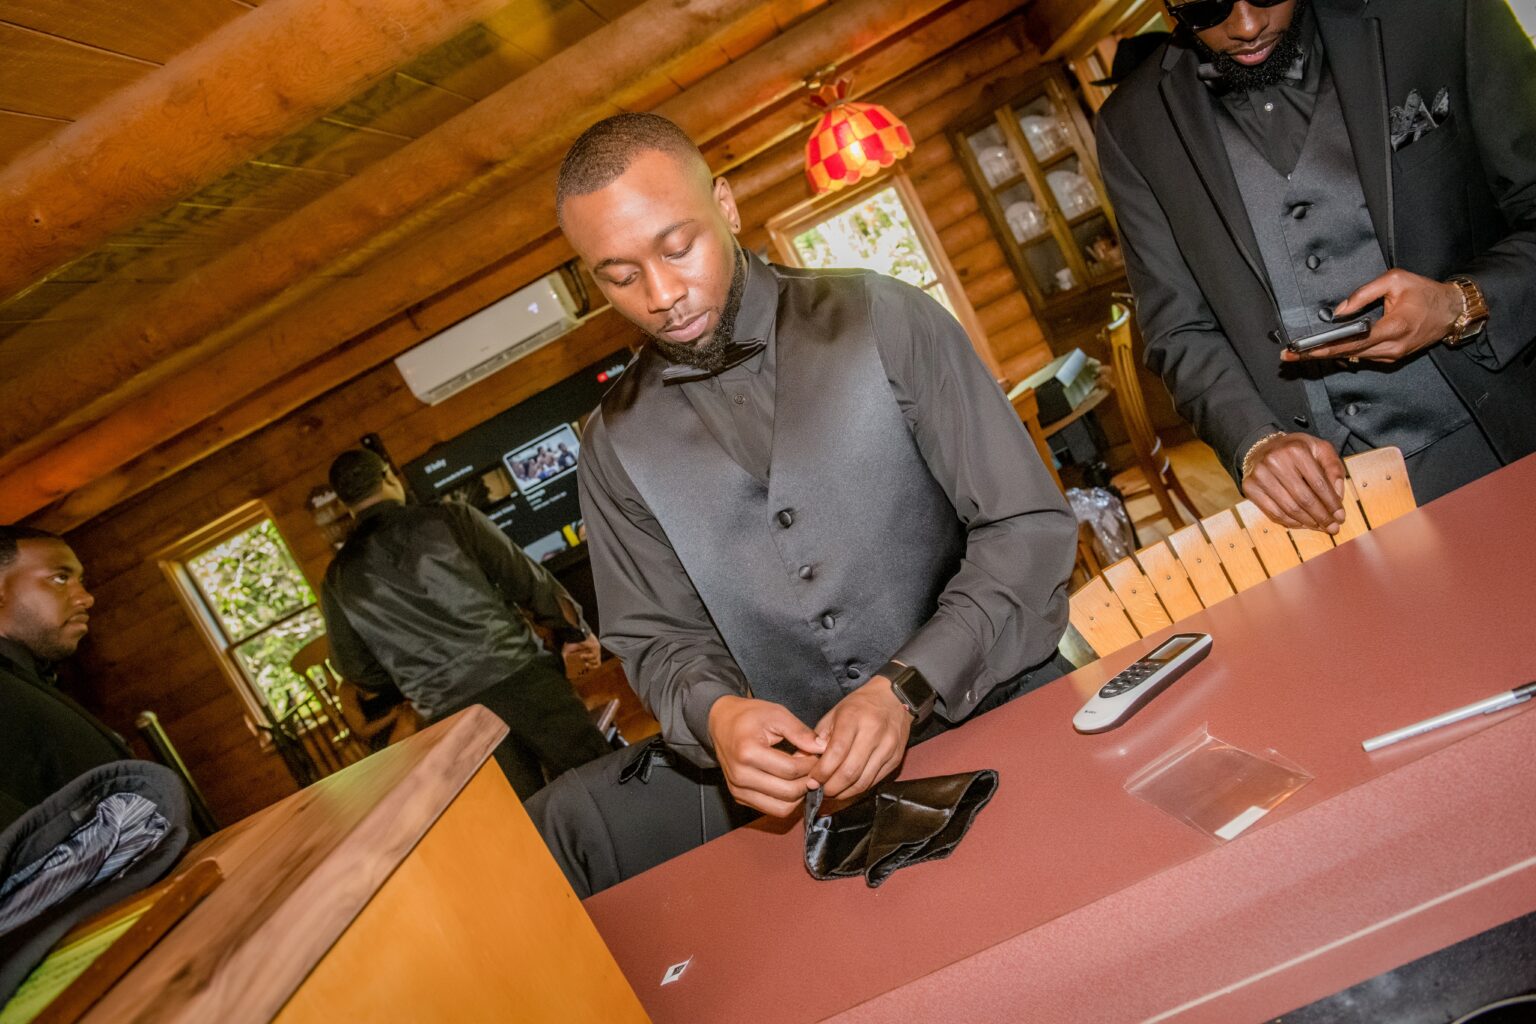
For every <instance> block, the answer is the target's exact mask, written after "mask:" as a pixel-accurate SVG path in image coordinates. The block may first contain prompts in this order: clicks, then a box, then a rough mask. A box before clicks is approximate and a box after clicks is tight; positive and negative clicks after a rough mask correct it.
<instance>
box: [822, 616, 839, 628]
mask: <svg viewBox="0 0 1536 1024" xmlns="http://www.w3.org/2000/svg"><path fill="white" fill-rule="evenodd" d="M835 625H837V620H836V619H834V618H833V617H832V613H831V612H828V613H827V614H825V615H823V616H822V617H821V628H822V629H831V628H832V627H833V626H835Z"/></svg>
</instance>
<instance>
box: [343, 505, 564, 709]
mask: <svg viewBox="0 0 1536 1024" xmlns="http://www.w3.org/2000/svg"><path fill="white" fill-rule="evenodd" d="M320 607H321V612H322V613H323V614H324V616H325V628H326V631H327V633H328V634H329V637H330V644H331V658H332V660H333V661H334V662H335V664H336V667H337V668H338V669H340V671H341V673H342V675H344V676H345V677H347V678H348V679H351V680H352V681H353V682H355V683H357V684H358V685H359V686H362V687H363V688H365V689H368V690H373V691H379V690H385V691H388V690H390V689H391V688H398V689H399V691H400V692H401V693H403V694H404V695H405V696H406V697H407V698H408V699H409V700H410V701H411V703H412V704H413V705H414V706H415V708H416V710H417V711H418V712H419V713H420V714H421V715H422V716H423V717H425V718H431V717H433V716H434V715H436V714H437V713H438V712H441V711H444V710H447V709H448V708H451V707H453V706H455V705H458V704H462V703H464V702H465V701H467V700H468V699H469V698H471V697H473V696H474V695H475V694H477V693H479V692H480V691H481V690H483V689H485V688H486V687H488V686H490V685H492V684H494V683H498V682H501V681H502V680H504V679H507V678H509V677H510V676H512V675H513V674H514V673H516V672H518V671H519V670H521V669H523V668H525V667H527V666H528V664H529V663H531V662H532V661H533V660H534V659H535V658H538V657H540V656H542V655H543V653H544V648H543V646H542V645H541V644H540V642H539V638H538V637H537V636H536V635H535V634H534V632H533V631H532V630H531V629H530V628H529V626H528V624H527V623H526V622H525V621H524V620H523V618H522V616H521V615H520V614H519V609H522V610H523V611H526V612H527V613H528V615H529V617H530V618H532V619H533V621H534V622H535V623H537V624H539V625H541V626H546V627H548V628H549V629H551V630H553V631H554V633H555V638H556V640H557V641H560V642H565V641H568V640H574V639H580V638H581V637H583V636H584V635H585V634H586V626H585V625H584V624H583V623H582V619H581V609H580V607H578V606H577V604H576V602H575V601H573V600H572V599H571V596H570V595H569V594H567V593H566V591H565V588H564V587H562V586H561V585H560V584H559V583H558V582H557V581H556V580H555V578H554V577H553V576H551V575H550V574H549V573H548V572H547V571H545V569H544V568H543V567H541V566H540V565H538V563H536V562H534V561H533V559H531V558H529V557H528V556H527V554H525V553H524V552H523V550H522V549H521V548H519V547H518V546H517V545H515V544H513V543H512V542H511V541H510V540H508V539H507V537H506V535H505V534H503V533H502V532H501V531H500V530H498V529H497V528H496V526H495V524H494V523H492V522H491V521H490V520H489V519H487V518H486V517H485V516H484V515H483V514H482V513H480V512H478V511H476V510H475V509H473V508H469V507H468V506H465V505H459V504H451V503H450V504H445V505H428V506H414V505H413V506H403V505H399V504H396V503H394V502H385V503H382V504H379V505H373V506H370V507H369V508H366V509H364V510H363V512H362V514H361V515H360V516H359V517H358V524H357V529H356V530H354V531H353V533H352V536H351V537H350V538H348V540H347V542H346V544H345V545H343V547H342V549H341V551H340V552H339V553H338V554H337V555H336V559H335V561H333V562H332V563H331V566H330V568H329V569H328V570H326V574H325V586H324V587H323V588H322V590H321V595H320Z"/></svg>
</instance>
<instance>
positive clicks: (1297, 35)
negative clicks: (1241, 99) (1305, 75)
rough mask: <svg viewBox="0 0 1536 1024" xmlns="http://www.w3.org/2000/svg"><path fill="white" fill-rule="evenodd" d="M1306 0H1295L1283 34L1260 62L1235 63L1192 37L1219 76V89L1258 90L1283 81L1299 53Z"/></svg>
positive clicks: (1197, 38)
mask: <svg viewBox="0 0 1536 1024" xmlns="http://www.w3.org/2000/svg"><path fill="white" fill-rule="evenodd" d="M1307 2H1308V0H1296V8H1295V10H1293V11H1292V12H1291V24H1290V26H1289V27H1287V28H1286V30H1285V35H1283V36H1281V37H1280V41H1279V42H1277V43H1276V44H1275V48H1274V49H1273V50H1271V51H1270V54H1269V56H1268V57H1266V58H1265V59H1264V63H1262V64H1255V65H1253V66H1251V67H1250V66H1249V65H1247V64H1239V63H1238V62H1237V61H1235V60H1233V59H1232V58H1231V57H1229V56H1227V55H1226V54H1224V53H1217V52H1216V51H1215V50H1213V49H1211V48H1210V47H1209V46H1206V45H1205V43H1203V42H1201V41H1200V38H1199V37H1198V36H1196V37H1195V47H1196V48H1197V49H1198V50H1199V51H1200V54H1201V56H1202V57H1204V58H1205V59H1206V60H1207V61H1208V62H1210V64H1211V65H1212V66H1213V67H1215V69H1216V71H1217V72H1218V73H1219V74H1220V75H1221V84H1220V89H1221V90H1234V91H1237V92H1257V91H1259V90H1260V89H1268V88H1269V87H1270V86H1272V85H1279V84H1280V83H1281V82H1283V81H1285V75H1286V72H1288V71H1290V70H1291V65H1292V64H1294V63H1296V58H1297V57H1300V56H1301V27H1302V23H1303V21H1304V19H1303V18H1302V16H1301V15H1302V12H1304V11H1305V10H1306V8H1307Z"/></svg>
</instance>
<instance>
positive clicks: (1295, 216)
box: [1291, 203, 1312, 220]
mask: <svg viewBox="0 0 1536 1024" xmlns="http://www.w3.org/2000/svg"><path fill="white" fill-rule="evenodd" d="M1311 205H1312V204H1311V203H1297V204H1296V205H1295V206H1293V207H1291V219H1292V220H1301V219H1302V218H1303V217H1305V216H1306V215H1307V209H1308V208H1309V207H1310V206H1311Z"/></svg>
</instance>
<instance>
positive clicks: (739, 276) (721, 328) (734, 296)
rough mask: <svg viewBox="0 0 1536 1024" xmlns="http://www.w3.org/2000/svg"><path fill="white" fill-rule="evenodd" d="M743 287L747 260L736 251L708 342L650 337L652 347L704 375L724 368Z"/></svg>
mask: <svg viewBox="0 0 1536 1024" xmlns="http://www.w3.org/2000/svg"><path fill="white" fill-rule="evenodd" d="M746 287H747V261H746V259H745V258H744V257H743V256H742V253H741V250H740V249H737V250H736V269H735V270H733V271H732V272H731V288H730V291H728V292H726V295H725V307H724V308H723V309H721V310H720V322H719V323H717V324H715V330H714V333H713V334H711V335H710V336H709V340H708V341H702V342H696V343H694V344H692V345H683V344H679V343H678V342H675V341H668V340H667V339H666V338H662V337H658V336H657V335H654V334H653V335H651V344H653V345H655V346H656V351H658V352H660V353H661V354H662V356H664V357H665V358H666V360H667V362H669V363H682V364H683V365H685V366H696V367H698V368H699V369H701V370H704V371H706V372H708V373H719V372H720V371H721V370H723V369H725V363H726V356H727V355H728V350H729V349H730V346H731V335H732V334H734V333H735V332H736V314H737V313H738V312H739V311H740V310H741V294H742V292H743V291H745V290H746Z"/></svg>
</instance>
